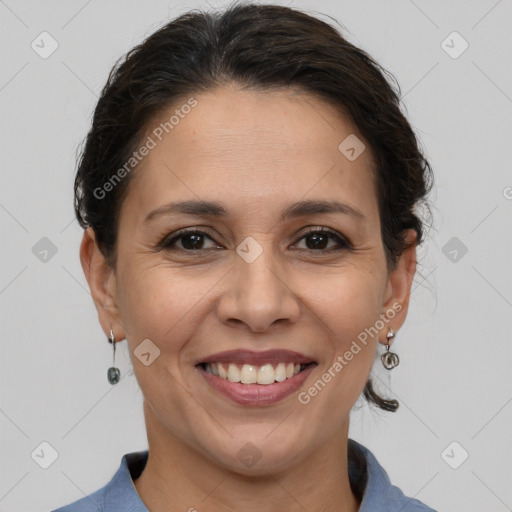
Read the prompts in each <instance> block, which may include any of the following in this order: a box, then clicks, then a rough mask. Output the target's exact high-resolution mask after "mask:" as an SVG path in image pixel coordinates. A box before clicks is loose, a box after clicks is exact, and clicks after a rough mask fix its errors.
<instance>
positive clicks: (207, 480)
mask: <svg viewBox="0 0 512 512" xmlns="http://www.w3.org/2000/svg"><path fill="white" fill-rule="evenodd" d="M144 408H145V417H146V428H147V432H148V440H149V457H148V461H147V464H146V467H145V468H144V471H143V472H142V474H141V476H140V477H139V478H137V479H136V480H135V481H134V485H135V488H136V490H137V492H138V494H139V496H140V498H141V499H142V501H143V502H144V504H145V505H146V507H147V508H148V509H149V510H151V512H169V511H171V510H186V511H190V512H194V511H195V510H203V511H215V512H228V511H229V512H232V511H234V510H246V511H247V512H260V511H261V512H263V511H265V512H281V511H282V510H287V511H290V512H304V510H316V511H319V512H320V511H321V512H334V511H336V512H357V511H358V510H359V505H360V502H359V500H358V499H357V497H356V496H355V495H354V494H353V493H352V490H351V488H350V482H349V478H348V466H347V442H348V420H347V422H346V424H345V425H344V428H343V429H342V432H340V434H339V435H337V436H336V438H333V439H332V440H331V441H332V442H329V444H328V445H324V446H322V447H320V449H318V450H316V451H315V452H314V453H312V454H311V455H308V456H307V457H305V458H304V459H303V460H302V461H301V462H300V463H299V464H297V465H296V466H294V467H293V468H291V469H289V470H287V471H283V472H280V473H268V474H266V475H264V476H247V475H243V474H239V473H235V472H233V471H229V470H227V469H225V468H222V467H220V466H218V465H216V464H215V463H214V462H212V460H211V459H209V458H207V457H205V456H204V455H203V454H201V453H199V452H198V451H196V450H193V449H191V448H190V447H189V446H188V445H185V443H183V442H181V441H180V440H179V439H177V438H174V437H172V436H169V432H168V431H167V430H166V429H165V428H164V427H163V425H162V424H161V423H160V422H159V421H158V419H157V418H156V417H155V416H154V414H153V413H152V412H151V410H150V408H149V407H147V406H146V404H145V406H144ZM199 468H200V469H199Z"/></svg>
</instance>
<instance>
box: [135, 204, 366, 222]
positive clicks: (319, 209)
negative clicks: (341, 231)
mask: <svg viewBox="0 0 512 512" xmlns="http://www.w3.org/2000/svg"><path fill="white" fill-rule="evenodd" d="M180 213H181V214H188V215H197V216H203V217H219V218H220V217H229V211H228V210H227V209H226V208H224V206H222V204H221V203H218V202H215V201H201V200H189V201H180V202H177V203H168V204H165V205H163V206H160V207H158V208H156V209H155V210H152V211H151V212H149V213H148V215H147V216H146V218H145V219H144V223H147V222H149V221H151V220H152V219H154V218H156V217H160V216H163V215H172V214H180ZM322 213H342V214H345V215H349V216H351V217H353V218H354V219H355V220H358V221H360V222H365V223H366V222H367V219H366V217H365V216H364V215H363V213H362V212H361V211H359V210H358V209H356V208H354V207H353V206H350V205H348V204H345V203H342V202H340V201H323V200H312V199H308V200H303V201H299V202H297V203H293V204H291V205H289V206H287V207H286V208H284V209H283V210H282V211H281V215H280V221H281V222H282V221H284V220H287V219H291V218H296V217H302V216H306V215H317V214H322Z"/></svg>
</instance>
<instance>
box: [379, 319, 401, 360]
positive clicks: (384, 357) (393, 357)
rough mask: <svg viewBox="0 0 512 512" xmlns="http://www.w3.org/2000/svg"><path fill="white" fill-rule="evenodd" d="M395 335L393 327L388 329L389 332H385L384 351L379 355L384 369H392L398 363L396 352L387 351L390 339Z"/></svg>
mask: <svg viewBox="0 0 512 512" xmlns="http://www.w3.org/2000/svg"><path fill="white" fill-rule="evenodd" d="M394 337H395V331H393V329H389V332H388V333H387V334H386V339H387V343H386V352H385V353H384V354H382V355H381V356H380V359H381V361H382V364H383V365H384V368H386V370H392V369H393V368H395V367H396V366H398V365H399V364H400V359H399V357H398V355H397V354H395V353H394V352H390V351H389V346H390V341H391V340H392V339H393V338H394Z"/></svg>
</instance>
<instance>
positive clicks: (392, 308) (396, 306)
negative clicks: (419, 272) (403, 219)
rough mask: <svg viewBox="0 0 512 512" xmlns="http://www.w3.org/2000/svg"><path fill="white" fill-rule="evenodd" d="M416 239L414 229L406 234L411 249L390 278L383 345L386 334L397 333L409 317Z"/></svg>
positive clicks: (385, 306)
mask: <svg viewBox="0 0 512 512" xmlns="http://www.w3.org/2000/svg"><path fill="white" fill-rule="evenodd" d="M416 239H417V235H416V231H415V230H414V229H409V230H407V231H406V232H405V240H406V241H407V244H408V245H409V248H408V249H406V250H405V251H404V252H403V253H402V254H401V256H400V258H399V260H398V262H397V265H396V267H395V269H394V270H392V271H391V272H390V273H389V276H388V282H387V284H386V291H385V296H384V301H383V309H382V315H381V318H383V319H384V323H385V327H384V328H383V329H382V330H381V332H380V333H379V342H380V343H382V344H383V345H385V344H386V343H387V339H386V334H387V333H388V331H389V329H393V331H395V333H397V332H398V330H399V329H400V328H401V327H402V325H403V323H404V322H405V319H406V317H407V311H408V309H409V299H410V296H411V286H412V281H413V278H414V274H415V273H416V263H417V262H416ZM386 319H387V321H386Z"/></svg>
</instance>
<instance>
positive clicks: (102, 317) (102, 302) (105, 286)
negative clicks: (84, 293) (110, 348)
mask: <svg viewBox="0 0 512 512" xmlns="http://www.w3.org/2000/svg"><path fill="white" fill-rule="evenodd" d="M80 262H81V263H82V269H83V271H84V274H85V277H86V279H87V283H88V284H89V289H90V290H91V295H92V298H93V300H94V305H95V306H96V310H97V311H98V318H99V321H100V324H101V327H102V329H103V332H104V333H105V336H107V337H108V336H109V335H110V329H112V331H113V333H114V338H115V340H116V341H121V340H123V339H124V338H125V337H126V334H125V331H124V329H123V327H122V325H121V322H120V313H119V308H118V305H117V299H116V275H115V271H114V270H113V269H112V268H111V267H110V266H109V265H108V263H107V260H106V258H105V256H103V253H102V252H101V251H100V249H99V247H98V244H97V242H96V236H95V233H94V230H93V229H92V228H91V227H89V228H87V229H86V230H84V235H83V238H82V243H81V244H80Z"/></svg>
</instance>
